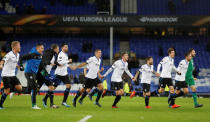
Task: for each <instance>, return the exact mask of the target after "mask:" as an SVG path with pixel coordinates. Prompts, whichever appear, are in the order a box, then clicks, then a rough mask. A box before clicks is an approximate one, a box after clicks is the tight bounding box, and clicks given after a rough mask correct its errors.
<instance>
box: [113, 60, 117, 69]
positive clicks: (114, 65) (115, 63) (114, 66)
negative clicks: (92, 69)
mask: <svg viewBox="0 0 210 122" xmlns="http://www.w3.org/2000/svg"><path fill="white" fill-rule="evenodd" d="M116 67H117V61H116V62H114V64H112V68H113V69H115V68H116Z"/></svg>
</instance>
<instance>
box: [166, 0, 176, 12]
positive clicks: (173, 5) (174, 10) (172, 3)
mask: <svg viewBox="0 0 210 122" xmlns="http://www.w3.org/2000/svg"><path fill="white" fill-rule="evenodd" d="M168 8H169V11H170V13H171V14H175V12H176V6H175V4H174V2H173V1H172V0H169V2H168Z"/></svg>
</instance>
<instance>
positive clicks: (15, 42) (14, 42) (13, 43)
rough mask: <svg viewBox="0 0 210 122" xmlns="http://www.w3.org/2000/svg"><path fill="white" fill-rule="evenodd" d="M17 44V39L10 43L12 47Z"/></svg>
mask: <svg viewBox="0 0 210 122" xmlns="http://www.w3.org/2000/svg"><path fill="white" fill-rule="evenodd" d="M17 44H20V42H19V41H13V42H12V43H11V47H12V48H14V47H15V46H16V45H17Z"/></svg>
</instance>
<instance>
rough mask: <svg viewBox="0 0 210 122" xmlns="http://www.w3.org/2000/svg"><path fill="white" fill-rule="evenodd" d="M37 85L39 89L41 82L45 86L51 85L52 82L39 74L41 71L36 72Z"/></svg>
mask: <svg viewBox="0 0 210 122" xmlns="http://www.w3.org/2000/svg"><path fill="white" fill-rule="evenodd" d="M36 77H37V85H38V89H40V88H41V87H42V85H43V84H45V85H46V86H52V85H53V83H52V82H51V81H49V80H48V79H46V78H45V77H44V76H43V75H41V73H39V72H38V73H37V76H36Z"/></svg>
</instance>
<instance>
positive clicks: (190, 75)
mask: <svg viewBox="0 0 210 122" xmlns="http://www.w3.org/2000/svg"><path fill="white" fill-rule="evenodd" d="M193 70H194V67H193V59H191V60H190V62H189V65H188V68H187V73H186V76H185V77H186V79H193Z"/></svg>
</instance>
